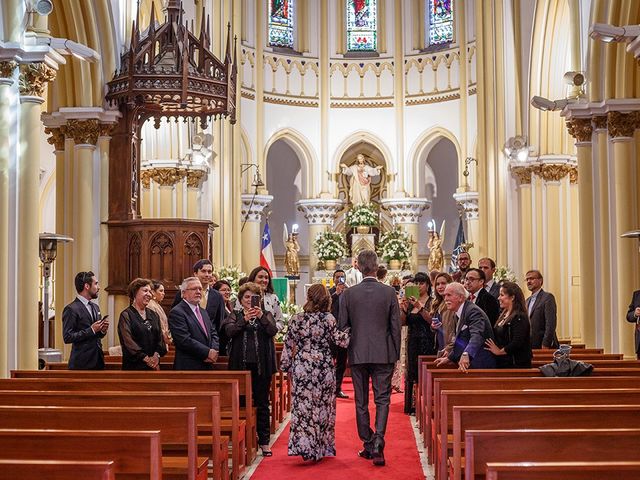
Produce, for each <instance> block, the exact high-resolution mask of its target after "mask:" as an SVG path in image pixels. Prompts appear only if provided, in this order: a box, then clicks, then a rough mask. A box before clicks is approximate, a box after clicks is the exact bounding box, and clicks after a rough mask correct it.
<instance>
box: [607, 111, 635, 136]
mask: <svg viewBox="0 0 640 480" xmlns="http://www.w3.org/2000/svg"><path fill="white" fill-rule="evenodd" d="M636 113H637V112H631V113H621V112H609V113H608V114H607V127H608V129H609V135H610V136H611V137H612V138H620V137H626V138H631V137H633V131H634V130H635V129H636V126H637V124H638V120H637V118H638V116H637V115H636Z"/></svg>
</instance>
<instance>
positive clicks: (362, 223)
mask: <svg viewBox="0 0 640 480" xmlns="http://www.w3.org/2000/svg"><path fill="white" fill-rule="evenodd" d="M346 220H347V224H348V225H349V226H350V227H372V226H374V225H377V224H378V212H377V211H376V207H375V206H374V205H373V204H371V203H363V204H360V205H355V206H354V207H352V208H351V210H349V211H348V212H347V216H346Z"/></svg>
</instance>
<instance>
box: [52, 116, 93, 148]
mask: <svg viewBox="0 0 640 480" xmlns="http://www.w3.org/2000/svg"><path fill="white" fill-rule="evenodd" d="M61 128H62V131H63V133H64V134H65V136H67V137H70V138H73V141H74V143H75V144H76V145H95V144H96V143H98V137H99V136H100V131H101V125H100V123H99V122H98V120H96V119H94V118H90V119H88V120H77V119H71V120H68V121H67V124H66V125H63V126H62V127H61Z"/></svg>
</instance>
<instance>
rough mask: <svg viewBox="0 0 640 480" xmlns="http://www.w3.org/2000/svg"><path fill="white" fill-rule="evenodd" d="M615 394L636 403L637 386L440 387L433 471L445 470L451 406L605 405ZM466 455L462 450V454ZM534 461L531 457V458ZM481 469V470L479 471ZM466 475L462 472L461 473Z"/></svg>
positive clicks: (622, 401)
mask: <svg viewBox="0 0 640 480" xmlns="http://www.w3.org/2000/svg"><path fill="white" fill-rule="evenodd" d="M614 396H615V403H616V404H617V405H638V404H640V389H632V388H627V389H625V388H612V389H601V390H587V389H579V388H575V389H550V390H540V389H528V390H492V391H489V390H478V391H466V390H464V391H463V390H444V391H442V393H441V398H440V412H439V415H440V426H439V430H438V434H439V435H440V441H439V442H437V443H436V445H434V449H435V450H436V452H435V455H436V459H437V466H436V469H437V474H438V478H441V475H443V472H446V471H447V460H448V441H449V436H448V432H452V430H453V420H452V416H453V407H454V406H470V405H496V406H502V405H607V404H610V403H611V399H612V398H613V397H614ZM466 455H467V453H466V451H465V456H466ZM532 460H535V459H532ZM483 472H484V470H483ZM465 475H466V472H465Z"/></svg>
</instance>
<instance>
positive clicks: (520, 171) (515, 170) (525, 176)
mask: <svg viewBox="0 0 640 480" xmlns="http://www.w3.org/2000/svg"><path fill="white" fill-rule="evenodd" d="M532 173H533V168H532V167H531V166H527V167H520V166H518V167H515V166H514V167H511V175H513V176H514V177H515V179H516V181H517V182H518V185H530V184H531V174H532Z"/></svg>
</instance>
